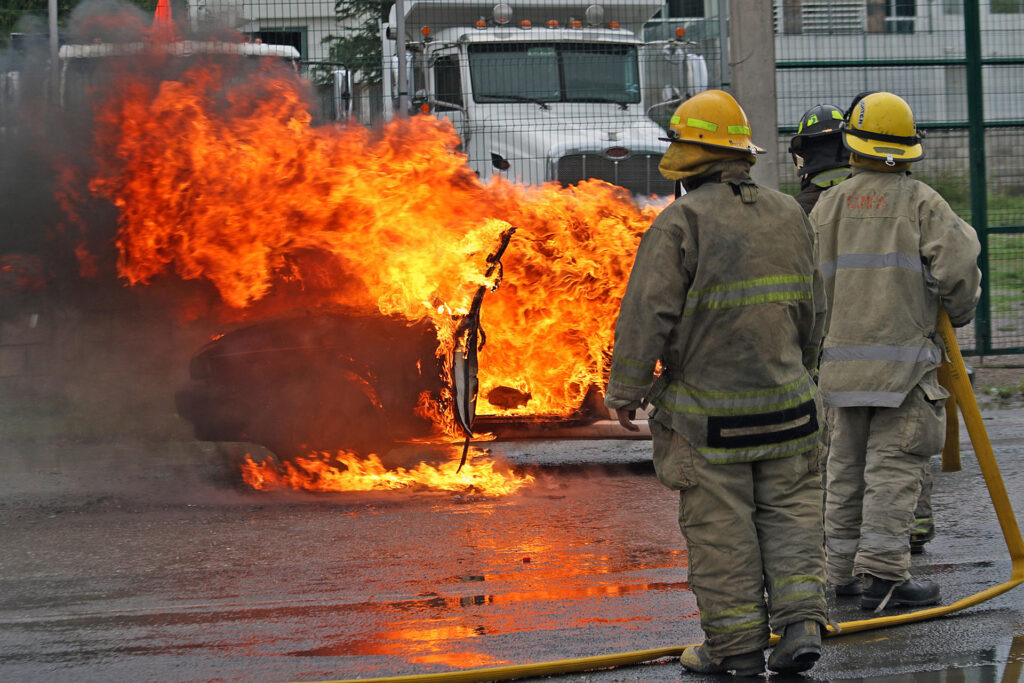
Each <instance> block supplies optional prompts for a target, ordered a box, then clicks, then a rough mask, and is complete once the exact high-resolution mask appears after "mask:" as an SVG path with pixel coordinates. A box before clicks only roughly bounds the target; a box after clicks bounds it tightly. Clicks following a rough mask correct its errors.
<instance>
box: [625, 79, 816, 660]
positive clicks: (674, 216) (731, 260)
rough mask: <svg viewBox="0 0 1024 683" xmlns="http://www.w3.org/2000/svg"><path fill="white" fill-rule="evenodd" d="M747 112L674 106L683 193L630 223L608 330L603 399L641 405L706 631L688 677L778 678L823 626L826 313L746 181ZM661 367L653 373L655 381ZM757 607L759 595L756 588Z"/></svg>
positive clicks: (779, 212)
mask: <svg viewBox="0 0 1024 683" xmlns="http://www.w3.org/2000/svg"><path fill="white" fill-rule="evenodd" d="M749 126H750V124H749V123H748V121H747V117H746V114H745V113H744V112H743V110H742V109H741V108H740V106H739V104H738V103H737V102H736V100H735V99H733V97H732V96H731V95H729V94H728V93H725V92H722V91H720V90H709V91H705V92H702V93H700V94H698V95H696V96H694V97H693V98H691V99H689V100H687V101H686V102H684V103H683V104H682V105H680V106H679V108H678V109H677V110H676V112H675V115H674V116H673V117H672V119H671V123H670V136H671V137H670V141H671V143H672V144H671V145H670V146H669V149H668V151H667V152H666V153H665V155H664V157H663V158H662V160H661V164H660V169H661V172H662V175H664V176H665V177H666V178H668V179H670V180H678V181H680V182H681V184H682V185H683V187H684V188H685V190H686V194H685V195H683V196H682V197H680V198H678V199H677V200H676V201H675V202H674V203H673V204H671V205H670V206H669V207H667V208H666V209H665V210H664V211H662V212H661V214H660V215H659V216H658V217H657V218H656V219H655V221H654V223H653V224H652V225H651V227H650V228H649V229H648V230H647V232H646V233H645V234H644V236H643V239H642V240H641V242H640V246H639V249H638V251H637V255H636V261H635V263H634V265H633V270H632V273H631V274H630V278H629V284H628V286H627V288H626V293H625V296H624V297H623V300H622V307H621V310H620V313H619V318H618V323H617V324H616V327H615V347H614V353H613V357H612V368H611V375H610V380H609V384H608V391H607V393H606V399H605V405H606V406H607V407H608V408H609V409H612V410H613V411H614V413H615V415H616V416H617V418H618V420H619V422H620V423H621V424H622V425H623V426H624V427H626V428H627V429H636V425H634V424H633V422H632V420H633V419H634V418H635V411H636V410H637V409H638V408H641V407H645V408H646V410H647V412H648V415H649V417H650V428H651V434H652V437H653V442H654V443H653V449H654V466H655V470H656V472H657V475H658V478H659V480H660V481H661V482H662V483H663V484H664V485H665V486H667V487H669V488H671V489H674V490H678V491H679V492H680V506H679V524H680V529H681V530H682V533H683V536H684V537H685V539H686V546H687V552H688V556H689V581H690V586H691V587H692V589H693V592H694V595H695V596H696V598H697V605H698V608H699V609H700V617H701V626H702V628H703V629H704V632H705V635H706V639H705V642H704V643H703V644H701V645H698V646H692V647H690V648H687V649H686V650H685V651H684V652H683V654H682V656H681V658H680V659H681V662H682V664H683V666H684V667H685V668H686V669H688V670H690V671H694V672H699V673H725V672H733V673H735V674H736V675H752V674H757V673H760V672H762V671H764V670H765V659H764V650H765V649H766V648H767V646H768V642H769V635H770V630H774V631H776V632H778V633H780V634H782V640H781V642H780V643H779V644H778V645H777V646H776V648H775V649H774V650H773V651H772V653H771V656H770V657H769V659H768V663H767V666H768V668H769V669H771V670H773V671H776V672H783V673H790V672H798V671H805V670H807V669H809V668H811V667H812V666H813V665H814V663H815V661H816V660H817V659H818V657H819V656H820V648H821V629H822V627H823V625H824V624H825V623H826V614H825V581H824V552H823V548H822V546H823V532H822V522H821V505H822V500H821V497H822V492H821V475H820V470H819V464H818V463H819V454H818V452H817V448H816V446H817V443H818V436H819V431H820V430H819V419H820V418H819V415H820V410H819V407H818V405H817V389H816V387H815V384H814V381H813V379H812V374H813V371H814V368H815V366H816V364H817V359H818V352H819V348H820V342H821V331H822V325H823V323H824V306H825V299H824V290H823V289H822V282H821V278H820V275H819V274H818V271H817V269H816V267H815V259H814V244H813V234H812V232H811V228H810V224H809V223H808V222H807V218H806V217H805V215H804V212H803V210H801V208H800V206H799V205H798V204H797V203H796V201H795V200H794V199H793V198H792V197H789V196H788V195H784V194H782V193H780V192H777V191H775V190H772V189H769V188H766V187H761V186H759V185H757V184H755V183H754V181H753V180H751V178H750V167H751V165H752V164H753V163H754V161H755V154H757V153H759V152H761V151H762V150H760V149H759V148H758V147H756V146H754V145H753V144H752V143H751V140H750V127H749ZM659 362H660V368H661V372H660V374H659V375H658V376H657V377H656V378H655V376H654V373H655V368H656V365H658V364H659ZM766 591H767V593H768V602H767V604H766V602H765V592H766Z"/></svg>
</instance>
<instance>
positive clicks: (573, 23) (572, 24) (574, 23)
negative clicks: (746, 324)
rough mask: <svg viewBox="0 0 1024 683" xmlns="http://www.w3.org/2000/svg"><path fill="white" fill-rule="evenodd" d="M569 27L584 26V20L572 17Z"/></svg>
mask: <svg viewBox="0 0 1024 683" xmlns="http://www.w3.org/2000/svg"><path fill="white" fill-rule="evenodd" d="M569 28H583V22H582V21H580V20H579V19H570V20H569Z"/></svg>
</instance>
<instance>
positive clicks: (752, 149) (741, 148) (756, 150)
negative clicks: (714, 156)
mask: <svg viewBox="0 0 1024 683" xmlns="http://www.w3.org/2000/svg"><path fill="white" fill-rule="evenodd" d="M658 139H659V140H662V141H663V142H689V143H692V144H694V145H702V146H704V147H714V148H715V149H728V150H732V151H733V152H746V153H747V154H766V152H765V150H763V149H762V148H760V147H758V146H757V145H755V144H754V143H753V142H751V143H750V146H749V147H748V146H747V145H742V144H739V143H737V144H735V145H716V144H714V143H711V142H703V141H698V140H681V139H679V138H675V139H673V138H658Z"/></svg>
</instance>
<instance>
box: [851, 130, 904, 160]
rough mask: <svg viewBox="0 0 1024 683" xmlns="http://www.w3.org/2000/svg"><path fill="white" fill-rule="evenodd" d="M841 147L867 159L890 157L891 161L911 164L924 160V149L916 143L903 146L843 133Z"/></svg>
mask: <svg viewBox="0 0 1024 683" xmlns="http://www.w3.org/2000/svg"><path fill="white" fill-rule="evenodd" d="M843 146H845V147H846V149H848V150H850V151H851V152H853V153H854V154H859V155H861V156H862V157H867V158H869V159H881V160H882V161H885V160H886V159H888V158H889V155H892V159H893V161H902V162H907V163H910V162H913V161H920V160H921V159H923V158H924V147H922V146H921V143H920V142H918V143H917V144H914V145H904V144H901V143H898V142H882V141H880V140H865V139H864V138H861V137H858V136H856V135H851V134H850V133H843Z"/></svg>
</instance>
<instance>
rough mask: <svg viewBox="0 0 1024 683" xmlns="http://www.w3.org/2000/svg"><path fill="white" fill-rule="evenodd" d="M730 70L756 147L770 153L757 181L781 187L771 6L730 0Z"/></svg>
mask: <svg viewBox="0 0 1024 683" xmlns="http://www.w3.org/2000/svg"><path fill="white" fill-rule="evenodd" d="M729 69H730V71H731V77H730V79H729V80H730V83H731V85H732V94H733V96H734V97H735V98H736V99H737V100H738V101H739V103H740V106H742V107H743V110H744V111H745V112H746V113H747V118H749V119H750V129H751V131H752V133H753V136H752V137H753V140H754V144H756V145H757V146H759V147H763V148H764V149H765V150H766V151H767V154H761V155H759V156H758V158H757V164H755V165H754V168H753V169H751V175H752V176H753V178H754V180H755V181H757V182H758V183H760V184H761V185H765V186H767V187H771V188H775V189H778V187H779V159H778V157H779V154H778V147H779V143H778V137H779V113H778V100H777V97H776V91H775V29H774V26H773V23H772V3H770V2H765V1H764V0H729Z"/></svg>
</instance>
